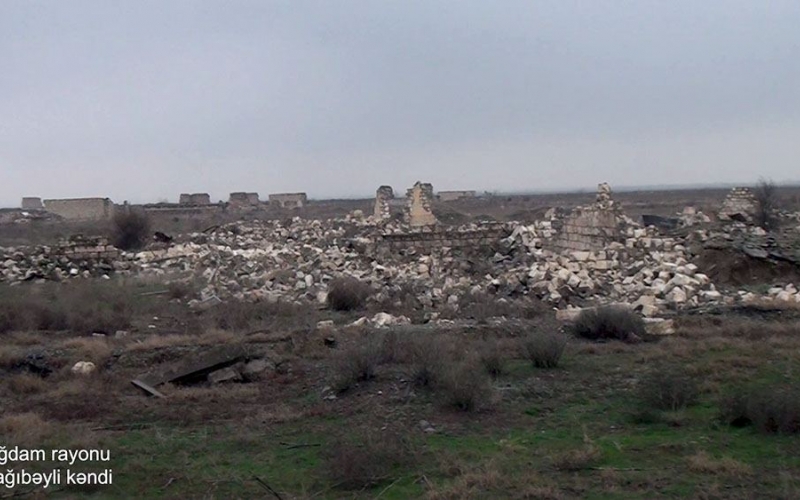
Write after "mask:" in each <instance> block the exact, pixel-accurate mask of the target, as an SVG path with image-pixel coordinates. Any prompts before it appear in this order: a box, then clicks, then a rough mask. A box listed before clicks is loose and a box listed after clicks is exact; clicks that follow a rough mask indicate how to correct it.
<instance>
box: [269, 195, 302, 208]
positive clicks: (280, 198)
mask: <svg viewBox="0 0 800 500" xmlns="http://www.w3.org/2000/svg"><path fill="white" fill-rule="evenodd" d="M307 203H308V196H306V194H305V193H276V194H271V195H269V204H270V205H273V206H277V207H280V208H303V207H304V206H306V204H307Z"/></svg>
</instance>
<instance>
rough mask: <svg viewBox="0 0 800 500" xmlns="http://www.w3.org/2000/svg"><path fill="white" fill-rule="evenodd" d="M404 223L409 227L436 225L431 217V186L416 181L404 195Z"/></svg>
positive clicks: (434, 219) (432, 216)
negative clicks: (405, 208)
mask: <svg viewBox="0 0 800 500" xmlns="http://www.w3.org/2000/svg"><path fill="white" fill-rule="evenodd" d="M406 206H407V212H406V214H405V215H406V222H407V223H408V224H409V225H410V226H432V225H434V224H436V222H437V221H436V217H435V216H434V215H433V210H432V208H433V186H432V185H431V184H429V183H422V182H419V181H417V182H416V184H414V187H412V188H411V189H409V190H408V191H407V193H406Z"/></svg>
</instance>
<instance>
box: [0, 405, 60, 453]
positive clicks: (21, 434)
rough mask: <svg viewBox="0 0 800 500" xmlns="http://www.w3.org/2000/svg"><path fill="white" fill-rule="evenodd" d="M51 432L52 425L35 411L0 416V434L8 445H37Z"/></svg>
mask: <svg viewBox="0 0 800 500" xmlns="http://www.w3.org/2000/svg"><path fill="white" fill-rule="evenodd" d="M52 433H53V426H52V424H50V423H49V422H47V421H45V420H43V419H42V417H40V416H39V415H38V414H36V413H18V414H10V415H5V416H3V417H0V436H2V439H3V442H4V443H7V444H9V445H15V446H24V447H38V446H41V445H42V444H43V443H44V442H45V440H46V439H47V438H48V437H50V436H51V435H52Z"/></svg>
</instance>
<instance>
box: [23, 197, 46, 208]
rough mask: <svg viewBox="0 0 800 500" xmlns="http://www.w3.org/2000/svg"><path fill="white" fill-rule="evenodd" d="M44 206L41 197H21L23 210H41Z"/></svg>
mask: <svg viewBox="0 0 800 500" xmlns="http://www.w3.org/2000/svg"><path fill="white" fill-rule="evenodd" d="M42 208H44V206H43V205H42V199H41V198H39V197H38V196H26V197H25V198H22V209H23V210H41V209H42Z"/></svg>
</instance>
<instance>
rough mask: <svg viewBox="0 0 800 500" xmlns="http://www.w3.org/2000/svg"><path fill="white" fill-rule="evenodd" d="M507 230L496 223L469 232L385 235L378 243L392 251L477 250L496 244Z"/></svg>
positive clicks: (444, 231)
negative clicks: (410, 249)
mask: <svg viewBox="0 0 800 500" xmlns="http://www.w3.org/2000/svg"><path fill="white" fill-rule="evenodd" d="M508 234H509V230H508V229H507V228H506V227H505V226H504V225H503V224H498V223H489V224H484V225H482V226H480V227H476V228H475V229H471V230H447V229H431V230H422V231H409V232H402V233H385V234H382V235H381V236H380V240H379V243H381V244H383V245H385V246H387V247H388V248H390V249H392V250H397V249H405V248H413V249H414V250H416V251H421V252H427V251H430V250H433V249H438V248H442V247H449V248H477V247H482V246H491V245H494V244H496V243H497V242H498V241H499V240H500V239H501V238H504V237H506V236H508Z"/></svg>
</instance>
